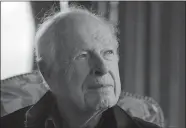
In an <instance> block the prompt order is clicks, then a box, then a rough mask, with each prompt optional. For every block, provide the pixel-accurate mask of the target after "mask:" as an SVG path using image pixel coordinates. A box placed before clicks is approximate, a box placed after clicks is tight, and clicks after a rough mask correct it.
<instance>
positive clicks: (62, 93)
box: [51, 17, 121, 110]
mask: <svg viewBox="0 0 186 128" xmlns="http://www.w3.org/2000/svg"><path fill="white" fill-rule="evenodd" d="M83 18H84V17H82V21H81V18H80V19H78V20H77V21H76V22H75V24H73V25H72V26H71V27H70V28H69V30H68V32H67V33H66V34H67V36H65V39H63V41H64V40H65V42H66V43H65V44H63V45H61V47H65V48H61V47H60V46H59V49H63V50H62V51H63V52H62V53H61V54H60V55H58V60H57V63H58V65H63V66H61V67H62V68H61V69H60V70H59V71H58V72H57V77H56V75H55V78H56V79H57V81H58V82H57V84H58V85H57V86H55V87H54V90H53V91H54V93H56V95H57V97H65V99H66V101H67V102H70V104H72V105H75V106H77V107H78V108H79V109H80V110H89V109H92V110H98V109H101V108H103V109H104V108H107V107H112V106H113V105H115V104H116V103H117V101H118V98H119V95H120V91H121V85H120V77H119V70H118V54H117V41H116V40H115V39H114V38H113V35H112V33H111V31H110V29H109V28H108V27H107V26H106V25H103V24H102V23H100V21H97V20H95V19H93V18H92V19H89V18H85V19H84V20H83ZM63 37H64V36H63ZM61 41H62V40H61ZM59 42H60V40H59ZM60 58H62V59H60ZM64 60H66V61H64ZM64 63H66V64H64ZM64 65H65V66H64ZM51 87H52V86H51ZM51 89H52V88H51Z"/></svg>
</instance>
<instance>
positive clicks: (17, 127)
mask: <svg viewBox="0 0 186 128" xmlns="http://www.w3.org/2000/svg"><path fill="white" fill-rule="evenodd" d="M30 107H31V106H27V107H25V108H22V109H19V110H17V111H15V112H13V113H10V114H8V115H6V116H3V117H1V127H2V128H24V121H25V113H26V112H27V111H28V109H29V108H30Z"/></svg>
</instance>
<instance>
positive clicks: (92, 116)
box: [57, 101, 104, 128]
mask: <svg viewBox="0 0 186 128" xmlns="http://www.w3.org/2000/svg"><path fill="white" fill-rule="evenodd" d="M57 107H58V110H59V113H60V116H61V118H62V119H63V125H65V126H64V127H65V128H94V127H95V126H96V125H97V124H98V122H99V120H100V118H101V116H102V112H103V111H104V110H99V111H91V112H90V111H84V112H82V111H80V110H77V109H75V108H74V106H73V105H69V104H68V106H67V105H66V104H62V102H59V101H58V102H57Z"/></svg>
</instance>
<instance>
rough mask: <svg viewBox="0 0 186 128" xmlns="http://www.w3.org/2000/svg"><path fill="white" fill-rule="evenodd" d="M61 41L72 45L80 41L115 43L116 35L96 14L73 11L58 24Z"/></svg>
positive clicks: (83, 42)
mask: <svg viewBox="0 0 186 128" xmlns="http://www.w3.org/2000/svg"><path fill="white" fill-rule="evenodd" d="M56 29H57V32H58V34H59V35H58V36H59V42H61V43H62V42H63V43H67V44H70V45H71V46H73V45H75V44H76V43H78V45H80V42H81V43H82V45H85V44H87V43H88V44H89V43H90V44H95V43H99V44H104V45H109V44H111V43H114V37H113V36H114V35H113V32H112V31H111V28H110V27H109V25H107V24H106V23H104V22H103V21H102V20H100V19H98V18H96V17H95V16H92V15H88V14H83V13H72V14H69V15H67V16H66V17H65V18H63V19H62V20H61V21H59V24H58V25H57V28H56Z"/></svg>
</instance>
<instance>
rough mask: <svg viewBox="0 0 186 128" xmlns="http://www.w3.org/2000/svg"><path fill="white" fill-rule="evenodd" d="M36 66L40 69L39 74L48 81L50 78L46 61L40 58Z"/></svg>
mask: <svg viewBox="0 0 186 128" xmlns="http://www.w3.org/2000/svg"><path fill="white" fill-rule="evenodd" d="M38 67H39V70H40V72H41V74H42V75H43V77H44V79H45V81H46V82H49V81H48V80H49V78H50V71H49V67H48V65H47V64H46V62H44V61H43V60H40V61H39V62H38Z"/></svg>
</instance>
